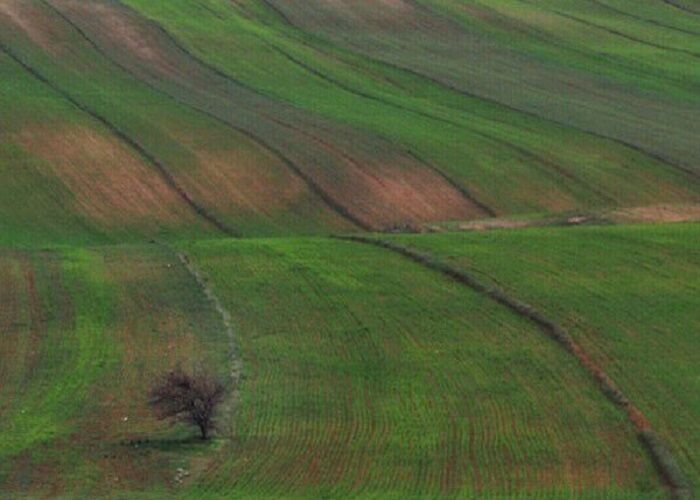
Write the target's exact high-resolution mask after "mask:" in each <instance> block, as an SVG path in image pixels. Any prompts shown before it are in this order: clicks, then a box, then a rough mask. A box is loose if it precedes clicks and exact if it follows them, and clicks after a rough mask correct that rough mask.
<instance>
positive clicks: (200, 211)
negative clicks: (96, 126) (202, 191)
mask: <svg viewBox="0 0 700 500" xmlns="http://www.w3.org/2000/svg"><path fill="white" fill-rule="evenodd" d="M0 52H3V53H5V54H7V56H8V57H10V58H11V59H12V60H13V61H14V62H16V63H17V64H19V65H20V66H21V67H22V68H23V69H24V70H25V71H27V72H28V73H29V74H30V75H32V76H33V77H34V78H36V79H37V80H39V81H40V82H42V83H43V84H44V85H46V86H47V87H49V88H50V89H51V90H53V91H54V92H56V93H57V94H58V95H60V96H61V97H62V98H64V99H65V100H66V101H68V102H69V103H70V104H72V105H73V106H74V107H75V108H77V109H78V110H80V111H82V112H83V113H85V114H87V115H88V116H90V117H91V118H92V119H93V120H95V121H97V122H99V123H100V124H102V125H103V126H104V127H105V128H106V129H107V130H108V131H109V132H111V133H112V135H114V136H115V137H117V138H118V139H119V140H120V141H121V142H123V143H124V144H126V145H127V146H128V147H129V148H130V149H132V150H133V151H135V152H136V153H137V154H138V156H140V157H141V158H142V159H144V160H145V161H146V162H147V163H148V164H150V165H151V166H153V167H155V169H156V171H157V172H158V173H159V174H160V176H161V178H162V179H163V180H164V181H165V183H166V184H167V185H168V186H169V187H170V188H171V189H172V190H173V191H175V193H176V194H177V195H178V196H179V197H180V198H181V199H182V200H183V201H184V202H185V204H186V205H187V206H189V207H190V209H192V211H194V212H195V214H197V215H198V216H199V217H200V218H202V219H204V220H205V221H207V222H208V223H209V224H211V225H212V226H214V227H215V228H217V229H218V230H219V231H221V232H222V233H224V234H226V235H228V236H231V237H233V238H239V237H240V236H241V235H240V233H239V232H238V231H236V230H235V229H233V228H232V227H230V226H228V225H227V224H225V223H224V222H223V221H221V220H220V219H219V218H218V217H217V216H216V215H214V214H212V213H211V212H210V211H209V210H208V209H207V208H205V207H204V206H202V205H200V204H199V203H198V202H197V201H195V200H194V199H193V198H192V197H191V196H190V195H189V193H188V192H187V191H186V190H185V189H184V188H183V187H182V186H181V185H180V184H179V183H178V182H177V180H176V179H175V177H174V176H173V174H172V173H171V172H170V170H169V169H168V167H166V166H165V165H164V164H163V163H162V162H161V161H160V160H159V159H158V158H156V157H155V156H154V155H153V154H151V153H150V152H149V151H147V150H146V148H144V147H143V146H142V145H141V144H140V143H139V142H138V141H137V140H136V139H133V138H132V137H130V136H129V135H127V134H126V133H125V132H124V131H123V130H121V129H120V128H119V127H117V126H116V125H115V124H114V123H112V122H111V121H109V120H108V119H107V118H106V117H104V116H103V115H101V114H99V113H98V112H97V111H95V110H93V109H91V108H89V107H88V106H86V105H85V104H83V103H81V102H80V101H78V100H76V99H75V98H74V97H73V96H71V95H70V94H69V93H68V92H66V91H65V90H64V89H62V88H61V87H59V86H58V85H57V84H56V83H54V82H52V81H51V80H49V79H48V78H47V77H45V76H44V75H43V74H42V73H40V72H39V71H38V70H37V69H36V68H34V67H33V66H31V65H30V64H29V63H27V62H26V61H24V60H23V59H22V58H20V57H19V56H18V55H17V54H15V52H14V51H12V50H11V49H10V48H9V47H7V46H6V45H5V44H4V43H2V42H0Z"/></svg>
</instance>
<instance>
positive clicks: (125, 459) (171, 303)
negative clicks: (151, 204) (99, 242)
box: [0, 246, 227, 497]
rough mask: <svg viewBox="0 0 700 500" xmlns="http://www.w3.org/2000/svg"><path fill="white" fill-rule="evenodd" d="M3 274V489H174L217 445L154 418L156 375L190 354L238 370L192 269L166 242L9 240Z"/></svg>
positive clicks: (0, 263) (39, 492)
mask: <svg viewBox="0 0 700 500" xmlns="http://www.w3.org/2000/svg"><path fill="white" fill-rule="evenodd" d="M0 276H1V277H2V287H1V288H2V290H3V295H2V298H3V302H2V307H1V308H0V325H2V329H3V330H2V331H3V335H2V336H1V337H0V366H2V375H3V379H2V385H0V415H1V416H2V418H1V419H0V492H2V496H4V497H7V496H13V495H17V496H18V497H20V496H24V495H30V496H42V497H43V496H60V495H66V496H70V497H74V496H76V495H81V496H82V495H85V496H97V495H107V494H112V493H113V492H115V491H121V492H124V493H126V492H130V494H136V493H138V492H142V493H144V492H146V491H147V492H149V493H148V494H149V495H156V494H158V495H166V494H167V491H168V490H169V489H170V485H171V484H172V483H173V477H174V475H175V469H176V467H178V466H184V467H187V468H190V467H196V465H190V461H193V462H194V464H196V462H197V461H201V460H202V458H201V456H202V455H205V453H206V451H207V447H206V446H204V447H202V446H194V444H196V443H190V442H189V441H188V437H189V432H188V430H186V429H179V428H178V429H174V430H171V431H168V430H167V426H164V425H163V424H162V423H157V422H155V421H154V419H153V417H152V415H151V414H150V412H149V410H148V408H147V406H146V398H147V387H148V381H149V380H152V379H153V377H154V376H155V375H157V374H159V373H161V372H162V371H163V370H165V369H166V368H168V367H173V366H174V365H175V364H176V363H179V362H182V363H183V365H184V366H186V367H187V366H191V364H192V363H193V362H202V363H206V364H207V365H208V366H210V367H212V368H213V369H215V370H216V369H221V370H222V372H223V373H225V370H226V355H225V349H226V339H225V338H222V337H223V335H222V334H221V333H220V326H221V325H220V318H219V317H218V316H217V315H216V313H215V312H214V311H212V310H211V308H210V307H209V306H208V303H207V302H206V300H205V298H204V297H203V295H202V294H201V291H200V290H199V289H198V287H197V285H196V283H195V282H194V280H193V279H192V278H191V276H190V275H189V274H188V273H187V272H186V271H185V270H184V269H183V268H181V267H180V266H179V263H178V261H177V259H175V258H174V256H173V255H172V254H171V253H170V252H169V251H165V250H162V249H160V248H158V247H154V246H150V247H118V248H114V247H109V248H101V249H97V248H94V249H67V248H66V249H63V250H61V251H43V252H30V251H21V252H18V251H2V255H1V256H0ZM223 432H224V433H226V432H227V427H226V425H224V427H223ZM144 439H145V440H147V441H148V442H146V443H140V441H141V440H144ZM182 439H184V441H179V440H182ZM212 446H215V445H212Z"/></svg>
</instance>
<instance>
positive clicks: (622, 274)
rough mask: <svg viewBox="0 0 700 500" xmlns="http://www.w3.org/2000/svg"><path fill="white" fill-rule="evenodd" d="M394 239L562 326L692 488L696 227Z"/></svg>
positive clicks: (695, 476)
mask: <svg viewBox="0 0 700 500" xmlns="http://www.w3.org/2000/svg"><path fill="white" fill-rule="evenodd" d="M396 240H397V241H399V242H401V243H402V244H405V245H410V246H412V247H415V248H417V249H420V250H424V251H429V252H430V253H431V254H433V255H435V256H436V258H438V259H440V260H442V261H444V262H447V263H449V264H451V265H453V267H457V268H465V269H467V270H468V271H469V272H471V273H473V274H476V275H478V276H479V277H481V278H482V279H483V280H484V281H487V282H491V283H492V284H493V285H496V286H499V287H501V288H503V289H505V290H506V291H507V292H508V293H511V294H512V295H514V296H516V297H518V298H520V299H521V300H524V301H526V302H528V303H530V304H532V305H533V306H534V307H535V308H537V309H538V310H540V311H541V312H542V313H544V314H545V315H546V316H547V317H549V318H550V319H553V320H554V321H556V322H558V323H559V324H561V325H563V326H564V327H565V328H567V329H568V331H569V332H570V333H571V334H572V335H573V336H574V338H575V339H576V340H577V341H579V342H580V343H581V344H582V345H583V346H584V348H585V349H586V350H587V351H588V352H589V354H591V355H592V356H593V357H594V359H595V360H596V361H597V362H598V363H600V364H601V365H602V366H603V368H604V369H605V370H606V372H607V373H608V374H609V375H610V376H611V377H612V378H613V380H615V381H616V382H617V383H618V385H619V386H620V388H621V389H622V390H623V391H624V392H625V393H626V394H627V396H628V397H629V398H630V399H631V400H632V401H634V402H635V404H636V405H637V406H638V407H639V408H640V409H641V410H642V411H643V413H644V414H645V415H646V416H647V417H648V418H649V419H650V421H651V424H652V425H653V427H654V428H655V429H656V431H657V432H658V433H659V434H660V435H661V436H662V437H663V439H665V440H666V441H667V442H668V444H669V445H670V447H671V450H672V452H673V453H674V456H675V457H676V460H677V461H678V462H679V464H680V465H681V467H682V469H683V471H684V473H685V474H686V476H687V477H688V478H689V479H690V480H691V481H692V482H693V483H694V484H695V485H698V484H700V469H698V465H697V464H698V461H699V458H700V457H699V456H698V450H700V431H699V429H698V426H697V421H698V418H700V397H699V396H698V394H700V391H698V389H700V387H699V386H698V384H699V383H700V368H698V363H697V360H698V357H699V356H700V352H699V351H698V349H699V347H698V339H697V332H698V329H699V328H700V316H698V311H700V285H699V284H700V249H699V248H698V242H699V241H700V225H698V224H674V225H652V226H614V227H579V228H559V229H553V228H548V229H539V228H538V229H523V230H513V231H492V232H487V233H479V234H457V233H452V234H436V235H424V236H417V237H413V236H401V237H399V238H396Z"/></svg>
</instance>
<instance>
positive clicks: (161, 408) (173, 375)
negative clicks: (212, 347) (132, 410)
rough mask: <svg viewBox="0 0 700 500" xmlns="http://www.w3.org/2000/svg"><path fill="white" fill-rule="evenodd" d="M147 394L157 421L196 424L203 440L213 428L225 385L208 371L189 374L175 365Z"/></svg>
mask: <svg viewBox="0 0 700 500" xmlns="http://www.w3.org/2000/svg"><path fill="white" fill-rule="evenodd" d="M150 396H151V398H150V405H151V406H152V407H153V408H154V410H155V412H156V416H157V417H158V418H159V419H160V420H164V419H172V420H173V421H175V422H185V423H188V424H192V425H196V426H197V427H199V431H200V433H201V436H202V439H207V438H208V437H209V433H210V431H211V430H213V429H214V427H215V423H214V414H215V412H216V407H217V406H218V405H219V404H220V403H221V402H222V401H223V399H224V386H223V385H222V384H221V383H220V382H219V381H218V380H217V379H216V378H215V377H214V376H212V375H210V374H208V373H195V374H193V375H190V374H188V373H186V372H184V371H183V370H182V369H180V368H177V369H175V370H173V371H171V372H169V373H167V374H166V375H165V376H163V377H162V378H161V379H160V380H159V381H158V382H156V384H155V385H154V386H153V387H152V388H151V393H150Z"/></svg>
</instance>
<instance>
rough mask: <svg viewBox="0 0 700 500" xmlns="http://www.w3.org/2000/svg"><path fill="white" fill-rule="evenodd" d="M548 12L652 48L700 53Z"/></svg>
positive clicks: (564, 14)
mask: <svg viewBox="0 0 700 500" xmlns="http://www.w3.org/2000/svg"><path fill="white" fill-rule="evenodd" d="M521 1H522V2H524V3H527V4H528V5H533V6H536V5H537V4H535V3H533V2H530V1H527V0H521ZM550 12H553V13H555V14H556V15H558V16H561V17H563V18H565V19H569V20H571V21H574V22H577V23H581V24H583V25H585V26H589V27H591V28H595V29H598V30H601V31H605V32H606V33H610V34H611V35H615V36H619V37H620V38H624V39H625V40H629V41H630V42H635V43H639V44H642V45H646V46H648V47H653V48H655V49H659V50H668V51H669V52H677V53H680V54H685V55H688V56H690V57H694V58H696V59H698V58H700V54H698V53H697V52H692V51H690V50H685V49H678V48H675V47H669V46H667V45H661V44H658V43H654V42H650V41H648V40H643V39H641V38H637V37H635V36H632V35H628V34H627V33H623V32H622V31H619V30H616V29H612V28H608V27H607V26H602V25H600V24H596V23H594V22H591V21H588V20H586V19H582V18H580V17H578V16H573V15H571V14H567V13H566V12H562V11H560V10H556V9H552V10H551V11H550Z"/></svg>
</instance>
